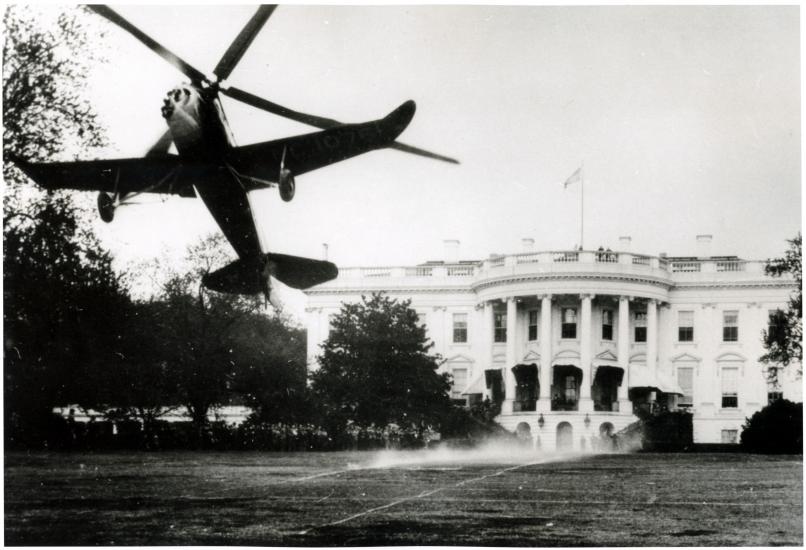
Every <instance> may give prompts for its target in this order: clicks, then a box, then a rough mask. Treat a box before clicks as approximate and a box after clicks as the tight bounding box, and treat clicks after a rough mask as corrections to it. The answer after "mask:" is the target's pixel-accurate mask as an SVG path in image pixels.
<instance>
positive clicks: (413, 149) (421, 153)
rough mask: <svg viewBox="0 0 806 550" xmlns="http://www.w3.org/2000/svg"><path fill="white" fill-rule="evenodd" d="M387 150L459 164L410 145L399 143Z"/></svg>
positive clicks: (449, 158) (453, 159)
mask: <svg viewBox="0 0 806 550" xmlns="http://www.w3.org/2000/svg"><path fill="white" fill-rule="evenodd" d="M389 148H390V149H397V150H398V151H403V152H404V153H411V154H412V155H419V156H421V157H426V158H430V159H434V160H441V161H443V162H450V163H451V164H459V161H458V160H456V159H455V158H451V157H446V156H443V155H438V154H437V153H432V152H431V151H426V150H425V149H420V148H419V147H412V146H411V145H406V144H405V143H400V142H399V141H395V142H394V143H392V144H391V145H390V146H389Z"/></svg>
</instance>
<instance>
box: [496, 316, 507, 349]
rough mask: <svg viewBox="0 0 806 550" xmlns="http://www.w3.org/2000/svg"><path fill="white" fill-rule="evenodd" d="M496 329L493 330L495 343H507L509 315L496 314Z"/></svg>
mask: <svg viewBox="0 0 806 550" xmlns="http://www.w3.org/2000/svg"><path fill="white" fill-rule="evenodd" d="M494 326H495V328H494V329H493V341H495V342H499V343H500V342H506V341H507V314H506V313H496V314H495V325H494Z"/></svg>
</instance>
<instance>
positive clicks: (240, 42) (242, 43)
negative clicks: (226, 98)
mask: <svg viewBox="0 0 806 550" xmlns="http://www.w3.org/2000/svg"><path fill="white" fill-rule="evenodd" d="M276 7H277V6H276V5H263V6H260V7H259V8H258V9H257V11H256V12H255V15H253V16H252V18H251V19H250V20H249V21H248V22H247V23H246V25H245V26H244V28H243V29H242V30H241V32H240V33H239V34H238V36H236V37H235V40H234V41H233V42H232V44H231V45H230V47H229V48H228V49H227V51H226V52H225V53H224V56H223V57H222V58H221V61H219V62H218V65H216V67H215V69H214V70H213V74H215V75H216V77H218V80H226V79H227V77H228V76H229V75H230V73H231V72H232V69H234V68H235V65H237V64H238V62H239V61H240V60H241V58H242V57H243V54H245V53H246V50H247V49H248V48H249V45H250V44H252V41H253V40H254V39H255V37H256V36H257V33H259V32H260V29H262V28H263V25H265V24H266V21H267V20H268V19H269V17H270V16H271V14H272V12H273V11H274V9H275V8H276Z"/></svg>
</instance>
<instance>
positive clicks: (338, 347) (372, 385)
mask: <svg viewBox="0 0 806 550" xmlns="http://www.w3.org/2000/svg"><path fill="white" fill-rule="evenodd" d="M410 304H411V302H410V301H408V300H407V301H403V302H397V301H396V300H393V299H390V298H388V297H385V296H383V295H381V294H373V295H372V296H371V297H370V298H366V297H362V299H361V302H360V303H355V304H344V305H343V306H342V309H341V311H340V312H339V313H338V314H337V315H336V316H335V317H334V318H333V324H332V327H331V331H330V336H329V337H328V339H327V341H326V342H325V343H324V344H323V345H322V355H321V356H320V357H319V364H320V365H321V368H320V369H319V370H318V371H316V372H315V373H314V374H313V376H312V390H313V393H314V396H315V397H316V398H317V400H318V401H319V403H320V404H321V406H322V408H323V414H324V419H325V422H326V423H327V424H328V429H329V431H330V430H336V431H337V430H338V429H340V428H341V429H343V427H344V426H346V424H347V422H348V421H352V422H354V423H356V424H357V425H359V426H362V427H369V426H371V425H373V424H374V425H375V426H376V427H383V426H386V425H387V424H390V423H395V424H397V425H399V426H401V427H403V428H415V429H417V430H419V431H420V433H422V432H423V430H425V428H427V427H428V426H436V425H438V424H439V422H440V420H441V419H442V418H444V416H445V414H446V412H447V411H448V410H449V409H450V407H451V403H450V399H449V398H448V390H449V388H450V383H449V376H448V375H447V374H438V373H437V372H436V371H437V368H438V366H439V362H440V358H439V357H438V356H436V355H431V354H429V350H430V349H431V347H432V346H433V344H431V343H430V342H429V341H428V338H427V336H426V332H425V326H424V325H421V324H419V322H418V318H417V313H416V312H415V311H414V310H413V309H411V307H409V306H410Z"/></svg>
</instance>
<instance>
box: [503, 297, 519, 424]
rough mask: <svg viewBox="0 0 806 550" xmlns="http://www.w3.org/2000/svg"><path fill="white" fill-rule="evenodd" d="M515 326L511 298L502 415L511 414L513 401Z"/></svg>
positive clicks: (508, 310) (514, 302) (516, 311)
mask: <svg viewBox="0 0 806 550" xmlns="http://www.w3.org/2000/svg"><path fill="white" fill-rule="evenodd" d="M517 326H518V303H517V302H516V301H515V298H514V297H513V296H510V297H509V298H507V359H506V363H504V387H505V388H506V398H505V399H504V403H503V405H502V407H501V412H502V413H504V414H507V413H512V403H513V402H514V401H515V373H513V372H512V367H514V366H515V364H516V363H517V361H518V358H517V347H516V346H517V339H518V333H517V330H518V329H517Z"/></svg>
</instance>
